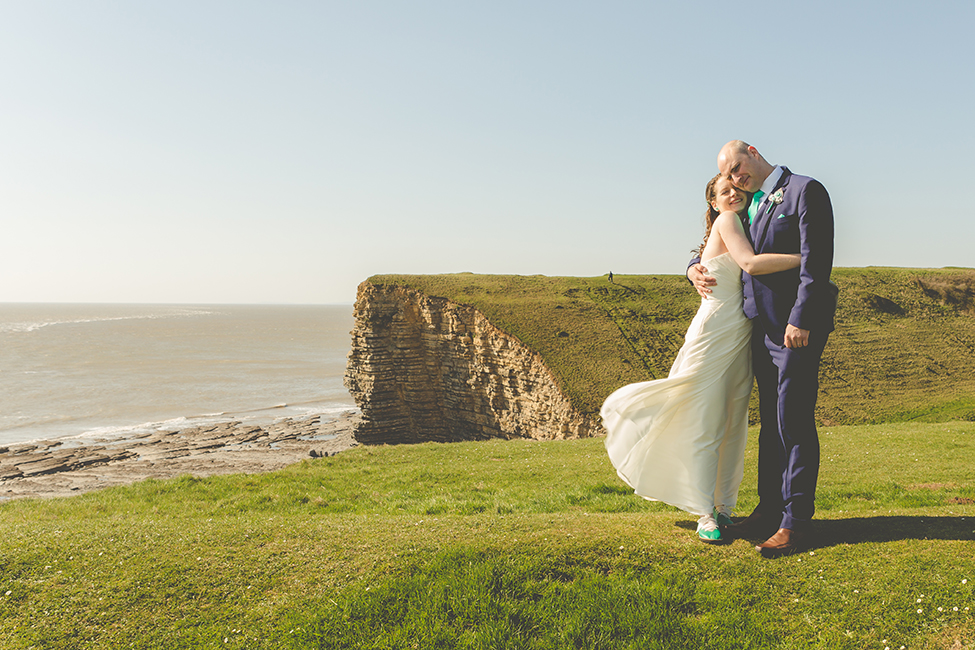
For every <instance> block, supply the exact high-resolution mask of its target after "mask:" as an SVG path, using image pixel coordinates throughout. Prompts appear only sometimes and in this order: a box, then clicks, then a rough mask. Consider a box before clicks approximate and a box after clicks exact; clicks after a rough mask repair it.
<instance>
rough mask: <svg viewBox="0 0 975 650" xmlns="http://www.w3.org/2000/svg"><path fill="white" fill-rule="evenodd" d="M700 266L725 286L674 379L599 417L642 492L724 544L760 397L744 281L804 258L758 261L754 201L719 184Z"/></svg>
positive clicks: (609, 445) (619, 462)
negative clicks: (749, 227) (749, 217)
mask: <svg viewBox="0 0 975 650" xmlns="http://www.w3.org/2000/svg"><path fill="white" fill-rule="evenodd" d="M705 199H706V200H707V204H708V211H707V213H706V214H705V233H704V243H703V244H701V247H700V248H699V250H698V253H699V255H700V257H701V264H703V265H705V266H706V267H707V269H708V272H709V275H711V276H712V277H714V278H715V279H717V281H718V283H717V286H715V287H712V289H713V291H712V293H711V294H710V297H708V298H703V299H702V300H701V306H700V308H699V309H698V311H697V314H696V315H695V316H694V320H692V321H691V325H690V328H689V329H688V330H687V334H686V335H685V338H684V345H683V346H682V347H681V349H680V352H678V353H677V358H676V359H675V360H674V365H673V366H672V367H671V369H670V374H669V375H668V377H667V378H666V379H659V380H656V381H646V382H641V383H637V384H630V385H628V386H623V387H622V388H620V389H619V390H617V391H615V392H614V393H613V394H612V395H610V396H609V397H608V398H606V402H605V403H604V404H603V407H602V409H601V411H600V415H601V416H602V419H603V424H604V425H605V426H606V430H607V431H608V435H607V436H606V451H607V452H608V453H609V458H610V460H611V461H612V462H613V465H614V466H615V467H616V471H617V473H618V474H619V476H620V478H622V479H623V480H624V481H625V482H626V483H627V485H629V486H630V487H632V488H633V490H634V492H635V493H636V494H638V495H640V496H642V497H644V498H646V499H650V500H653V501H663V502H664V503H668V504H670V505H673V506H677V507H678V508H680V509H681V510H685V511H687V512H689V513H692V514H694V515H697V516H699V517H700V519H698V524H697V535H698V537H699V538H700V539H701V541H703V542H706V543H710V544H715V543H721V542H723V541H724V539H723V538H722V533H721V527H724V526H727V525H729V524H731V523H732V521H731V513H732V510H733V509H734V507H735V502H736V501H737V499H738V485H739V484H740V483H741V478H742V473H743V469H744V454H745V441H746V438H747V434H748V398H749V396H750V395H751V390H752V367H751V350H750V346H751V343H750V342H751V331H752V324H751V321H749V320H748V319H747V318H746V317H745V315H744V313H743V312H742V282H741V272H742V270H744V271H745V272H747V273H749V274H751V275H765V274H768V273H777V272H779V271H786V270H788V269H793V268H796V267H797V266H799V259H800V258H799V255H785V254H777V253H768V254H762V255H756V254H755V252H754V250H753V249H752V246H751V244H750V243H749V241H748V239H747V237H746V235H745V230H744V227H743V225H742V215H743V214H744V213H745V211H746V210H747V207H748V204H749V202H750V197H749V196H747V195H746V194H745V193H743V192H742V191H741V190H739V189H738V188H736V187H735V186H734V185H732V184H731V181H730V180H729V179H727V178H724V177H722V176H721V175H720V174H719V175H717V176H715V177H714V178H712V179H711V180H710V181H709V182H708V184H707V187H706V188H705Z"/></svg>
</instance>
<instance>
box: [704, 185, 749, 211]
mask: <svg viewBox="0 0 975 650" xmlns="http://www.w3.org/2000/svg"><path fill="white" fill-rule="evenodd" d="M711 207H712V208H714V209H715V210H717V211H718V212H726V211H728V210H731V211H732V212H741V211H742V210H744V209H745V193H744V192H742V191H741V190H739V189H738V188H737V187H735V186H734V185H732V184H731V181H730V180H728V179H727V178H722V179H720V180H718V182H717V183H715V185H714V200H713V201H711Z"/></svg>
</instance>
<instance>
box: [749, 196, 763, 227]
mask: <svg viewBox="0 0 975 650" xmlns="http://www.w3.org/2000/svg"><path fill="white" fill-rule="evenodd" d="M763 196H765V192H763V191H762V190H759V191H757V192H755V195H754V196H752V202H751V204H750V205H749V206H748V223H749V225H751V224H753V223H755V213H756V212H758V204H759V203H761V202H762V197H763Z"/></svg>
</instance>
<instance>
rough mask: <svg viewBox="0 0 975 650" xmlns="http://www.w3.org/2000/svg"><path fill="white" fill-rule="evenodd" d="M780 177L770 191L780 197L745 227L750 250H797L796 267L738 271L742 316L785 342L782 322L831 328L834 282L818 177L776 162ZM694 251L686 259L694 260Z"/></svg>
mask: <svg viewBox="0 0 975 650" xmlns="http://www.w3.org/2000/svg"><path fill="white" fill-rule="evenodd" d="M782 170H783V172H782V177H781V178H779V182H778V183H777V184H776V185H775V188H774V189H773V190H772V192H770V196H771V195H775V193H776V191H778V190H780V189H781V190H782V202H781V203H779V204H774V203H772V202H771V201H770V200H768V198H767V197H766V200H765V201H763V202H762V204H761V205H760V206H759V208H758V212H757V213H756V214H755V222H754V223H752V225H751V227H750V228H748V229H746V231H747V232H748V238H749V240H751V242H752V247H753V248H754V249H755V252H756V253H799V254H800V255H801V256H802V261H801V263H800V265H799V268H796V269H790V270H788V271H781V272H779V273H770V274H768V275H757V276H752V275H748V274H747V273H745V272H742V280H743V281H744V285H745V286H744V294H745V305H744V310H745V316H747V317H748V318H750V319H754V318H758V319H759V321H760V323H761V325H762V328H763V329H764V330H765V333H766V334H767V335H768V337H769V338H770V339H771V340H772V342H773V343H775V344H777V345H783V344H784V342H785V326H786V325H787V324H790V323H791V324H792V325H794V326H795V327H798V328H800V329H804V330H809V331H810V333H811V336H813V337H816V336H819V335H826V334H829V333H830V332H832V331H833V314H834V312H835V311H836V287H835V285H833V284H831V283H830V281H829V275H830V272H831V271H832V269H833V206H832V204H830V201H829V194H828V193H827V192H826V188H825V187H823V185H822V183H820V182H819V181H817V180H816V179H814V178H809V177H808V176H799V175H797V174H793V173H792V172H791V171H789V169H788V168H787V167H783V168H782ZM700 261H701V260H700V258H699V257H696V258H694V259H693V260H691V262H690V264H688V268H690V266H691V265H693V264H696V263H698V262H700Z"/></svg>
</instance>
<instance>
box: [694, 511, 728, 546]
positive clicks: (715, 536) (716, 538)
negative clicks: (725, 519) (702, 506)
mask: <svg viewBox="0 0 975 650" xmlns="http://www.w3.org/2000/svg"><path fill="white" fill-rule="evenodd" d="M697 537H698V539H700V540H701V541H702V542H704V543H705V544H721V543H722V542H724V538H723V537H721V530H720V529H719V528H718V522H717V521H716V520H715V518H714V515H710V514H708V515H704V516H703V517H701V518H700V519H698V520H697Z"/></svg>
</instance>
